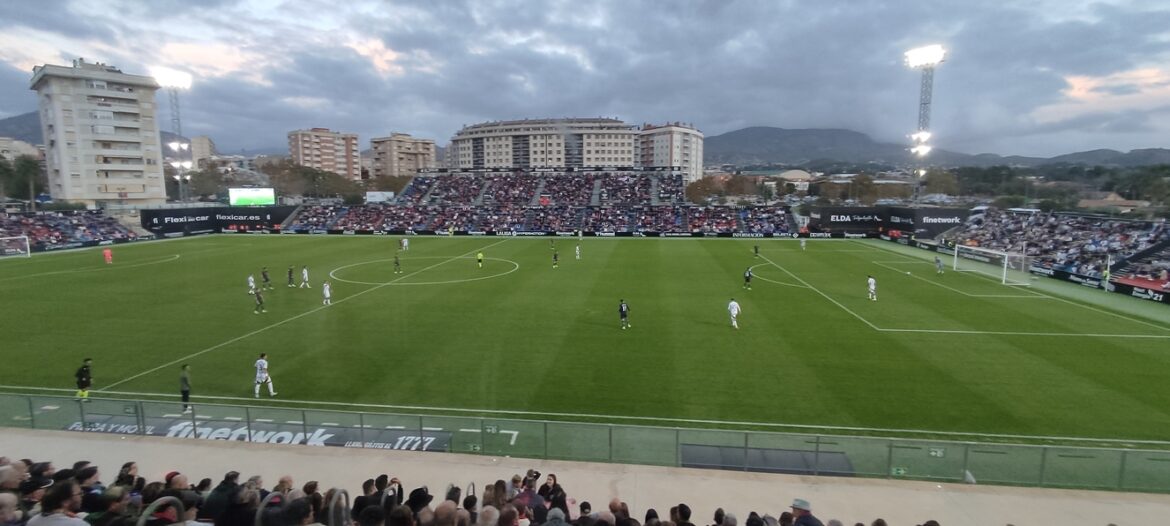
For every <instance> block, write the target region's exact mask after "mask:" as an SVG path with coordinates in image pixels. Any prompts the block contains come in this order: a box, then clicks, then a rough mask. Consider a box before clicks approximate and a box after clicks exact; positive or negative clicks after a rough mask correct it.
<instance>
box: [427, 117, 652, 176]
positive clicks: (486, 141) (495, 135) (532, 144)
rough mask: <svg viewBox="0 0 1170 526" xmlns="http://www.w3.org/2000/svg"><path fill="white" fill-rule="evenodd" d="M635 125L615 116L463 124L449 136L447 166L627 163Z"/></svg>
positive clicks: (630, 163) (630, 159)
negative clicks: (453, 135) (614, 117)
mask: <svg viewBox="0 0 1170 526" xmlns="http://www.w3.org/2000/svg"><path fill="white" fill-rule="evenodd" d="M635 133H636V132H635V131H634V129H633V128H632V127H631V126H629V125H627V124H626V123H624V122H622V121H620V120H617V119H525V120H519V121H496V122H485V123H481V124H474V125H471V126H464V127H463V129H461V130H459V131H458V132H456V133H455V137H453V138H452V139H451V146H450V147H449V149H448V153H447V158H448V159H449V164H450V167H451V168H453V169H460V170H475V169H479V168H521V169H523V168H541V167H553V168H560V167H632V166H634V135H635Z"/></svg>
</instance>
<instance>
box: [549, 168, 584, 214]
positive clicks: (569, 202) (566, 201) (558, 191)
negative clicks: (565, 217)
mask: <svg viewBox="0 0 1170 526" xmlns="http://www.w3.org/2000/svg"><path fill="white" fill-rule="evenodd" d="M596 180H597V175H596V174H594V173H586V174H585V175H584V176H578V177H548V178H546V179H545V181H544V190H542V191H541V194H542V195H547V196H548V198H549V202H550V204H552V205H557V206H586V205H589V204H590V203H591V202H592V201H593V186H594V181H596Z"/></svg>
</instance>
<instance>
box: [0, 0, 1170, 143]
mask: <svg viewBox="0 0 1170 526" xmlns="http://www.w3.org/2000/svg"><path fill="white" fill-rule="evenodd" d="M60 6H61V7H63V8H66V9H67V8H68V3H62V4H60ZM116 7H118V8H121V9H112V10H111V11H114V12H119V13H123V14H126V13H129V14H128V15H126V16H125V18H127V19H128V20H127V21H126V22H124V23H123V22H117V21H115V18H114V17H113V16H112V15H111V16H109V17H90V18H87V19H77V20H73V19H72V17H58V18H59V19H58V18H49V17H46V16H45V15H43V14H42V13H43V11H42V10H41V9H37V10H35V11H34V10H33V9H31V8H30V9H21V10H19V11H18V12H16V14H15V15H14V16H11V17H6V19H7V20H9V22H8V25H9V26H14V25H23V26H28V27H36V28H39V29H44V30H49V31H54V32H57V33H70V32H74V33H76V34H78V35H83V36H84V37H85V38H87V39H91V40H97V41H100V42H103V43H106V44H108V45H120V46H124V47H128V48H133V49H140V50H142V51H141V52H139V53H138V54H134V53H132V52H127V53H126V58H127V59H128V60H130V61H131V62H134V61H137V62H138V64H136V65H135V66H140V67H143V68H144V67H145V66H146V65H147V64H149V63H151V62H152V61H154V60H156V58H157V55H156V51H157V50H158V49H159V48H161V47H162V45H163V44H165V43H166V42H182V41H184V40H183V38H188V39H190V38H192V37H191V36H190V35H189V33H192V32H198V31H199V30H200V29H201V28H198V27H197V28H194V29H192V30H190V31H188V32H185V33H183V35H186V36H179V37H168V36H165V35H164V34H163V33H162V32H161V29H159V28H161V27H162V26H163V25H165V24H166V23H167V22H168V20H170V19H172V18H175V17H183V19H184V20H193V21H195V22H196V23H198V24H202V25H203V26H204V27H205V28H206V29H207V31H208V32H211V33H213V34H215V35H217V37H216V38H217V39H218V41H219V42H222V43H225V44H227V45H230V46H232V47H234V48H238V49H240V50H242V51H244V52H246V53H251V54H252V55H254V56H256V57H260V59H259V61H258V62H256V63H253V64H248V66H247V67H248V70H249V71H248V72H249V73H254V74H256V75H259V76H262V77H263V78H264V79H265V80H266V81H267V82H269V83H271V85H270V86H266V85H261V84H257V83H253V82H251V81H249V80H248V78H246V76H240V75H230V76H224V77H216V78H199V79H197V83H196V85H195V86H194V88H193V89H192V90H191V91H189V92H187V93H185V94H184V95H183V107H184V129H185V131H186V132H187V134H188V135H191V134H209V135H212V136H213V138H215V140H216V142H217V144H220V145H223V146H225V147H235V148H240V147H247V148H256V147H271V146H280V145H283V144H284V143H285V135H286V133H287V132H288V131H289V130H292V129H296V128H304V127H311V126H327V127H330V128H333V129H341V130H345V131H354V132H358V133H359V134H361V136H362V138H363V140H366V139H369V138H371V137H374V136H380V135H386V134H388V133H389V132H391V131H406V132H409V133H413V134H415V135H420V136H425V137H433V138H435V139H437V140H438V142H439V143H440V144H442V143H444V142H446V140H447V139H448V138H449V137H450V136H451V135H452V134H453V133H454V132H455V131H456V130H457V129H458V128H459V127H460V126H462V125H464V124H471V123H475V122H480V121H485V120H496V119H511V118H524V117H549V116H551V117H559V116H615V117H619V118H622V119H625V120H627V121H628V122H631V123H642V122H664V121H668V120H669V121H676V120H677V121H683V122H691V123H694V124H695V125H696V126H698V127H700V128H701V129H703V130H704V132H706V133H707V134H708V135H712V134H718V133H723V132H727V131H731V130H734V129H738V128H740V127H744V126H749V125H767V126H780V127H785V128H800V127H839V128H849V129H855V130H858V131H862V132H865V133H869V134H871V135H872V136H874V137H875V138H876V139H879V140H886V141H896V140H903V138H904V136H905V135H906V134H908V133H910V132H912V131H913V130H914V127H915V125H916V122H917V120H916V119H917V114H916V112H917V103H918V79H919V77H918V73H917V72H915V71H912V70H908V69H907V68H905V67H904V66H903V65H902V64H901V55H902V52H903V51H904V50H906V49H908V48H910V47H913V46H917V45H922V44H926V43H933V42H936V41H937V42H942V43H944V44H945V45H946V46H947V47H948V48H949V49H950V50H951V56H950V59H949V60H948V61H947V62H946V63H945V64H943V65H942V66H940V67H939V68H938V71H937V75H936V79H935V99H934V100H935V104H934V114H933V122H934V126H933V128H934V131H935V132H936V137H938V145H939V146H941V147H944V148H951V149H956V150H960V151H964V150H965V151H972V152H978V151H989V150H996V151H999V152H1001V153H1005V154H1045V155H1047V154H1053V153H1061V152H1064V151H1068V150H1069V149H1070V148H1073V147H1079V146H1081V145H1083V144H1086V143H1088V142H1091V141H1094V140H1096V141H1100V142H1103V143H1109V144H1110V145H1111V147H1118V144H1119V143H1124V144H1122V146H1123V147H1124V145H1125V144H1131V145H1132V146H1133V147H1149V146H1156V145H1158V144H1157V142H1158V141H1159V140H1160V137H1164V136H1166V134H1167V133H1170V129H1167V126H1166V125H1163V124H1161V122H1164V120H1157V119H1151V118H1150V115H1151V112H1152V111H1153V108H1149V109H1145V108H1126V109H1124V110H1120V111H1113V112H1103V111H1099V112H1092V111H1087V112H1082V114H1080V115H1077V116H1072V117H1070V118H1064V119H1057V120H1056V121H1054V122H1048V123H1045V124H1042V125H1041V124H1037V123H1036V122H1035V118H1034V117H1032V116H1031V113H1032V112H1033V111H1034V110H1036V109H1037V108H1040V107H1044V106H1048V105H1052V104H1056V103H1058V102H1061V101H1062V100H1063V98H1064V96H1065V95H1064V93H1063V92H1064V90H1066V89H1067V88H1068V87H1069V85H1068V82H1067V81H1066V80H1065V79H1066V77H1068V76H1074V75H1080V76H1106V75H1110V74H1114V73H1118V72H1124V71H1128V70H1132V69H1136V68H1160V69H1161V70H1162V71H1163V73H1164V74H1170V38H1167V36H1166V35H1167V32H1166V29H1165V28H1167V27H1170V10H1167V9H1165V8H1163V9H1160V10H1150V9H1148V8H1146V7H1140V5H1139V6H1137V7H1135V6H1134V5H1126V6H1117V5H1097V4H1093V5H1084V6H1076V7H1077V8H1076V9H1075V10H1074V9H1071V8H1070V9H1069V10H1070V11H1076V12H1077V13H1078V16H1076V17H1071V16H1070V17H1065V18H1057V17H1054V16H1053V13H1052V12H1047V11H1045V10H1043V8H1023V7H1001V6H998V5H995V3H991V2H961V1H957V0H954V1H928V0H913V1H909V2H899V3H897V5H891V4H889V3H888V2H879V1H876V0H875V1H859V2H850V3H849V4H848V7H843V6H837V7H825V6H824V4H823V3H818V2H813V1H806V0H790V1H786V2H755V1H746V0H744V1H715V0H712V1H689V2H675V3H671V4H669V6H665V5H663V4H661V3H658V2H650V1H645V2H640V1H633V2H631V1H619V0H600V1H597V2H571V1H567V0H550V1H549V2H541V3H539V4H533V3H531V2H527V1H520V0H499V1H486V0H485V1H470V0H461V1H451V2H429V1H423V0H411V1H396V2H371V3H350V2H333V1H329V2H326V1H298V2H288V3H285V4H282V5H281V6H280V8H279V9H278V10H276V11H275V12H276V13H280V14H279V15H274V14H272V13H271V12H264V11H262V10H257V9H253V8H252V7H250V6H248V5H241V4H238V3H234V2H228V1H227V0H201V1H199V2H189V1H183V2H178V1H171V0H165V1H161V2H145V3H140V2H129V1H128V0H125V1H121V0H120V1H119V2H118V3H117V4H116ZM65 18H70V20H64V19H65ZM73 24H80V26H79V27H76V28H74V27H72V25H73ZM334 25H338V26H340V29H339V30H329V29H326V28H328V27H332V26H334ZM0 27H2V26H0ZM375 39H376V40H378V41H381V43H382V45H384V46H385V47H386V48H387V49H390V50H392V51H393V53H395V54H396V55H395V59H394V65H395V67H396V68H400V69H395V70H394V71H393V72H391V73H389V74H382V73H379V72H378V71H376V70H375V69H374V67H373V64H372V63H371V61H370V60H369V59H368V58H366V57H363V56H361V55H360V54H358V52H356V51H354V50H353V49H350V48H349V47H346V44H347V43H367V42H368V41H370V40H375ZM62 51H63V52H67V51H69V50H62ZM95 58H96V57H95ZM122 65H123V67H124V69H126V70H127V71H132V70H133V68H130V67H127V66H128V65H127V64H122ZM131 65H134V64H131ZM6 79H7V76H5V75H4V74H3V72H2V68H0V82H4V83H7V82H9V81H8V80H6ZM23 82H25V83H27V75H26V78H25V79H24V80H23ZM1152 87H1154V86H1149V85H1147V86H1146V87H1145V89H1150V88H1152ZM23 88H24V86H21V89H23ZM4 89H6V88H5V87H3V86H0V94H2V93H3V90H4ZM1141 89H1143V88H1142V87H1141V86H1139V85H1136V84H1135V85H1125V84H1110V85H1107V87H1102V88H1099V90H1100V91H1101V93H1103V94H1104V95H1106V96H1118V95H1132V94H1135V93H1139V92H1140V90H1141ZM318 99H324V101H325V102H323V103H320V104H318V103H315V101H317V100H318ZM24 100H25V101H26V103H27V106H28V108H27V109H32V107H33V106H34V105H35V100H34V98H33V97H31V93H28V94H26V95H25V98H24ZM3 104H5V103H4V102H0V111H11V110H6V107H5V106H4V105H3ZM1152 104H1154V105H1155V106H1156V105H1161V104H1170V100H1160V101H1155V102H1154V103H1152ZM8 105H9V106H13V105H15V103H8ZM1005 137H1012V138H1013V140H1005ZM1021 148H1023V149H1021Z"/></svg>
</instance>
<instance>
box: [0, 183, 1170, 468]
mask: <svg viewBox="0 0 1170 526" xmlns="http://www.w3.org/2000/svg"><path fill="white" fill-rule="evenodd" d="M140 213H141V216H140V218H139V221H140V225H139V226H140V227H139V228H132V227H128V226H126V225H125V224H124V223H122V222H119V221H117V220H114V219H113V218H110V217H107V216H105V215H104V214H102V213H101V212H79V213H39V214H23V215H21V214H17V215H10V216H9V217H8V218H7V219H6V220H5V223H4V225H3V229H4V230H3V231H4V234H5V238H6V239H7V240H8V241H7V243H6V247H8V248H7V251H6V253H7V254H8V256H9V257H7V258H5V261H3V262H2V263H3V264H4V267H3V271H4V275H3V277H2V278H0V279H3V285H4V290H5V298H6V302H5V305H6V309H18V310H19V312H20V314H19V316H20V317H21V318H22V319H23V320H25V321H24V324H25V330H24V331H21V332H20V333H19V334H17V333H14V334H12V335H11V336H10V339H11V342H10V344H11V345H13V346H14V347H16V348H21V349H24V350H25V352H22V353H20V354H18V355H13V356H10V357H9V363H10V364H13V366H11V367H6V370H8V371H22V372H21V374H20V375H19V377H13V376H8V375H6V378H5V381H4V382H3V384H4V390H5V391H6V392H8V393H9V394H4V395H0V399H3V400H4V404H3V406H4V407H5V408H6V409H5V412H6V414H7V415H8V416H7V419H8V420H9V422H8V424H9V425H13V424H16V425H17V426H18V427H27V428H31V429H66V430H75V431H89V432H93V433H101V434H125V435H131V436H133V435H139V436H144V435H145V436H160V437H168V438H204V439H213V440H215V439H218V440H228V441H236V442H252V443H269V444H301V445H308V446H333V447H343V448H372V449H388V450H411V451H430V452H454V453H460V454H464V455H467V454H471V455H491V456H503V457H510V458H511V457H516V458H539V459H552V460H571V461H602V462H621V463H632V464H646V465H658V466H682V467H694V468H708V469H711V468H714V469H720V470H738V471H744V470H746V471H750V472H761V473H795V474H806V475H819V476H840V477H893V478H899V479H908V480H927V481H937V482H964V481H966V482H968V483H970V482H978V483H981V484H986V483H991V484H1014V485H1041V486H1049V487H1067V488H1093V489H1110V490H1117V489H1122V490H1128V491H1135V490H1136V491H1163V490H1164V488H1166V487H1167V482H1168V480H1167V479H1166V474H1165V471H1164V470H1163V469H1162V468H1161V464H1159V462H1162V461H1163V459H1165V458H1170V452H1163V451H1162V449H1163V448H1164V446H1165V444H1166V443H1167V439H1168V438H1170V416H1167V415H1165V414H1164V413H1162V412H1161V411H1159V410H1154V409H1152V407H1153V406H1152V405H1151V404H1152V402H1153V401H1154V400H1157V399H1160V397H1161V396H1163V394H1162V391H1164V387H1163V386H1162V385H1161V382H1160V376H1159V375H1157V374H1151V373H1152V372H1153V371H1156V370H1157V369H1158V366H1157V365H1155V363H1156V362H1157V361H1158V360H1159V359H1160V358H1159V355H1160V351H1161V349H1163V348H1164V347H1165V344H1166V340H1167V339H1170V326H1168V325H1167V324H1166V323H1165V321H1164V316H1162V311H1161V309H1164V308H1165V306H1164V305H1158V304H1157V303H1158V301H1156V298H1155V297H1154V296H1153V295H1154V294H1160V292H1155V291H1158V290H1159V289H1160V288H1162V285H1160V284H1159V283H1158V280H1160V279H1164V275H1158V272H1159V271H1157V270H1153V269H1156V268H1160V267H1158V265H1162V263H1160V262H1162V261H1165V257H1166V253H1167V251H1168V248H1167V247H1168V246H1170V234H1168V233H1167V232H1166V230H1165V227H1164V224H1162V223H1143V222H1140V221H1102V220H1099V219H1097V218H1092V217H1087V216H1075V215H1061V214H1042V213H1035V212H1025V211H1014V212H1013V211H1001V210H997V209H987V208H979V209H975V210H966V209H956V208H951V209H945V208H929V207H927V208H915V207H870V208H858V207H854V208H848V207H826V208H821V209H814V210H813V211H812V212H811V213H810V215H809V217H808V218H806V220H805V221H803V223H804V225H803V226H798V220H797V217H796V215H797V214H794V213H793V212H792V211H791V210H789V209H788V208H787V207H785V206H779V205H777V206H755V207H722V206H696V205H691V204H689V203H687V201H686V198H685V196H684V195H682V185H681V183H680V181H679V176H678V174H676V173H670V171H649V172H640V171H632V170H611V169H604V168H596V169H591V170H589V171H583V172H581V173H576V172H570V171H565V172H560V173H551V174H550V173H542V172H535V171H533V172H518V171H514V170H512V171H508V172H499V173H493V172H490V171H488V172H480V173H470V172H455V173H430V174H420V175H419V176H418V177H416V178H415V179H414V180H413V181H412V182H411V183H410V184H409V185H408V186H407V188H406V189H405V190H404V191H403V192H402V193H401V195H399V196H398V197H397V199H396V200H394V201H392V202H388V203H379V204H369V205H344V204H332V205H326V204H318V205H308V204H306V205H300V206H253V207H230V206H221V207H218V208H215V207H210V208H168V209H153V210H142V211H141V212H140ZM1020 231H1023V232H1026V234H1025V235H1016V233H1017V232H1020ZM1057 233H1059V234H1060V235H1059V236H1057V235H1055V234H1057ZM14 235H15V236H14ZM148 238H157V240H156V241H149V240H148ZM85 247H93V248H90V249H87V248H85ZM67 248H72V249H74V250H61V249H67ZM107 248H112V253H113V258H114V259H113V262H112V263H105V262H104V261H102V259H101V256H100V255H99V254H100V253H101V251H103V250H104V249H107ZM33 252H43V253H41V254H38V255H36V256H34V257H27V258H26V257H21V256H27V255H29V254H31V253H33ZM554 255H555V256H554ZM477 256H482V257H483V260H482V262H481V264H479V265H477V264H476V258H477ZM935 257H938V258H940V259H939V260H938V262H941V263H942V265H941V267H940V266H939V265H937V263H938V262H936V260H935ZM554 259H555V260H558V261H557V264H556V265H554V263H553V262H554ZM395 262H397V263H398V265H397V266H396V265H395ZM1109 264H1112V265H1113V267H1112V268H1114V269H1115V272H1114V274H1112V276H1110V277H1109V278H1105V277H1104V276H1103V272H1104V269H1105V267H1106V265H1109ZM261 269H266V270H267V271H268V273H269V274H270V276H267V277H265V278H264V281H263V282H262V281H261V276H262V274H261ZM305 269H307V270H306V271H307V272H309V273H308V274H305V275H302V271H303V270H305ZM1124 269H1133V270H1124ZM745 271H747V272H750V273H751V275H752V279H751V280H750V282H746V283H745V279H744V278H743V274H744V273H745ZM1160 272H1162V273H1164V272H1165V269H1164V268H1163V269H1162V270H1161V271H1160ZM867 276H873V277H875V279H876V281H877V283H878V288H877V290H878V296H877V297H878V301H876V302H874V301H870V300H869V298H867V297H866V294H865V290H864V281H865V280H866V277H867ZM245 277H250V278H254V281H253V282H252V283H253V284H252V285H248V284H247V283H246V281H245V279H244V278H245ZM286 278H287V279H286ZM306 278H307V279H306ZM273 281H274V282H275V283H271V282H273ZM326 281H328V282H331V285H332V291H333V292H332V304H331V305H322V299H321V291H320V289H321V287H322V284H323V283H324V282H326ZM1107 284H1108V285H1107ZM249 287H256V288H260V289H261V290H262V291H263V292H262V294H263V295H264V296H265V310H264V311H262V312H260V313H259V314H257V315H255V316H254V315H253V313H257V312H258V311H257V310H256V309H254V308H253V307H254V302H253V301H252V295H255V294H252V295H249V294H245V293H246V292H254V291H251V290H249ZM1106 287H1108V288H1111V289H1113V292H1114V293H1110V292H1107V291H1105V290H1101V289H1102V288H1106ZM1126 287H1130V288H1129V289H1126ZM1140 287H1144V289H1141V290H1145V291H1148V294H1149V295H1148V296H1147V297H1146V298H1145V299H1146V301H1143V300H1141V299H1135V298H1132V297H1130V298H1127V297H1125V296H1127V295H1128V296H1138V295H1139V294H1137V293H1134V292H1133V291H1134V290H1138V289H1139V288H1140ZM1117 292H1122V293H1124V294H1118V293H1117ZM113 296H117V297H119V298H122V301H117V302H111V301H103V300H102V299H101V298H109V297H113ZM47 298H52V301H45V300H46V299H47ZM732 298H734V300H735V301H737V302H738V304H740V305H742V314H740V315H739V317H738V326H737V327H735V328H733V327H732V326H731V324H729V323H728V320H727V317H728V313H727V310H726V306H727V304H728V301H729V299H732ZM619 300H622V301H624V302H626V303H627V304H628V305H629V306H630V312H631V314H630V315H629V325H630V328H629V330H623V329H622V328H621V327H620V326H619V323H618V321H619V320H618V312H617V310H618V304H619ZM1149 300H1154V301H1149ZM879 306H880V308H879ZM94 309H100V310H101V311H102V315H101V316H89V315H87V312H90V311H93V310H94ZM16 316H18V314H17V310H10V311H8V312H6V313H5V318H6V319H14V318H15V317H16ZM131 319H134V320H141V321H140V322H135V323H134V324H133V325H128V324H126V323H118V322H114V323H111V322H110V320H131ZM61 320H70V321H69V322H68V323H69V324H70V326H71V327H72V330H70V331H67V332H66V331H60V330H57V329H56V327H57V325H58V324H59V323H60V322H61ZM77 334H86V335H88V337H87V338H86V341H85V343H84V345H83V346H82V347H81V348H77V346H78V344H79V343H80V342H78V341H77V340H76V339H75V338H76V335H77ZM144 348H147V349H151V352H150V353H149V358H144V355H143V353H142V349H144ZM62 351H64V352H62ZM260 353H265V354H266V355H267V359H268V360H270V363H271V365H270V367H271V369H270V370H271V382H270V383H269V384H268V386H267V387H265V390H262V389H261V387H262V386H261V385H260V384H255V385H253V382H252V371H251V369H252V366H253V365H254V364H253V362H254V361H255V360H256V356H257V355H258V354H260ZM46 354H54V355H57V356H60V357H61V358H60V362H61V363H62V367H64V366H65V365H67V364H70V363H71V362H77V363H78V364H80V362H81V359H82V358H94V360H95V362H96V363H95V364H94V365H93V367H94V369H95V370H97V371H102V374H101V375H100V378H101V380H99V381H97V382H95V384H94V388H93V391H92V394H90V395H89V396H90V397H92V398H91V399H90V400H87V401H86V402H83V403H79V402H77V401H75V400H74V397H75V396H76V395H75V389H74V388H72V387H71V386H70V385H69V381H70V380H71V377H70V376H69V375H67V374H63V371H62V370H61V369H62V367H54V368H44V367H37V366H36V363H37V360H38V359H37V357H38V356H43V355H46ZM1104 364H1108V366H1105V365H1104ZM182 365H187V366H189V367H190V369H189V371H193V373H191V374H192V376H193V377H194V378H196V379H197V383H196V384H195V385H197V388H195V389H194V390H193V391H194V396H193V398H192V402H191V403H192V405H193V407H194V409H193V410H192V411H189V412H188V411H185V410H184V409H185V408H186V407H185V406H186V404H183V406H184V407H183V408H180V402H179V400H178V395H179V392H178V390H176V385H177V383H176V382H177V378H178V376H179V374H180V367H181V366H182ZM436 365H440V366H438V367H437V366H436ZM64 368H66V369H68V368H67V367H64ZM67 372H68V371H65V373H67ZM95 376H97V375H95ZM510 376H516V377H517V380H518V381H517V382H510V381H509V382H501V380H500V379H501V378H507V377H510ZM846 385H848V386H850V387H849V388H845V389H842V388H841V387H840V386H846ZM253 387H254V388H255V389H254V391H253ZM269 388H271V389H269ZM277 388H278V391H277ZM270 392H272V393H277V394H275V395H272V396H270V395H269V393H270ZM253 395H256V396H255V397H253ZM1024 400H1027V401H1028V402H1027V403H1023V401H1024ZM1143 400H1145V401H1144V402H1143ZM1157 415H1161V416H1157ZM1106 430H1112V431H1106Z"/></svg>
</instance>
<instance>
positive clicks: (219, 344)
mask: <svg viewBox="0 0 1170 526" xmlns="http://www.w3.org/2000/svg"><path fill="white" fill-rule="evenodd" d="M504 241H507V239H501V240H500V241H497V242H495V243H492V244H490V245H488V246H485V247H482V248H478V249H475V250H472V251H471V252H468V253H466V254H463V255H461V256H457V257H453V258H449V259H444V260H443V261H440V262H438V263H435V264H434V265H431V266H429V267H425V268H422V269H419V270H416V271H414V272H411V273H410V274H404V275H403V276H402V277H400V278H398V279H396V280H393V281H388V282H386V283H383V284H381V285H375V286H373V287H370V288H368V289H366V290H363V291H360V292H358V293H356V294H352V295H350V296H346V297H344V298H341V299H340V300H337V301H335V302H333V303H332V304H331V305H322V306H320V307H316V308H314V309H311V310H307V311H305V312H302V313H300V314H297V315H296V316H291V317H288V318H285V319H283V320H281V321H278V322H275V323H273V324H271V325H267V326H264V327H261V328H259V329H256V330H254V331H252V332H249V333H246V334H243V335H240V336H236V337H235V338H232V339H230V340H227V341H225V342H222V343H217V344H215V345H212V346H211V347H208V348H206V349H203V350H201V351H197V352H194V353H191V354H188V355H186V356H183V357H182V358H179V359H177V360H171V361H169V362H167V363H164V364H162V365H160V366H158V367H154V368H152V369H148V370H146V371H143V372H141V373H138V374H136V375H134V376H130V377H127V378H123V379H121V380H118V381H117V382H114V383H112V384H110V385H107V386H105V387H103V388H101V389H95V391H99V392H101V391H106V390H109V389H112V388H114V387H117V386H119V385H122V384H124V383H126V382H129V381H131V380H135V379H138V378H141V377H143V376H146V375H148V374H150V373H153V372H156V371H160V370H162V369H165V368H167V367H171V366H173V365H175V364H177V363H180V362H184V361H187V360H190V359H192V358H195V357H197V356H201V355H203V354H207V353H209V352H211V351H214V350H216V349H219V348H221V347H226V346H228V345H231V344H233V343H236V342H238V341H240V340H244V339H247V338H250V337H252V336H255V335H257V334H260V333H262V332H264V331H267V330H268V329H272V328H275V327H280V326H281V325H284V324H286V323H288V322H290V321H293V320H299V319H301V318H304V317H305V316H308V315H310V314H315V313H317V312H320V311H322V310H325V309H328V308H330V307H333V306H336V305H340V304H342V303H345V302H346V301H349V300H351V299H354V298H356V297H359V296H362V295H364V294H366V293H369V292H373V291H375V290H378V289H381V288H384V287H388V286H390V285H393V284H394V282H396V281H400V280H404V279H406V278H409V277H411V276H414V275H416V274H421V273H423V272H426V271H428V270H430V269H433V268H435V267H438V266H439V265H443V264H446V263H450V262H452V261H455V260H457V259H459V258H461V257H465V256H467V255H468V254H474V253H475V252H476V251H483V250H487V249H489V248H491V247H494V246H496V245H499V244H500V243H503V242H504Z"/></svg>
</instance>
